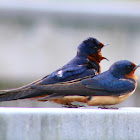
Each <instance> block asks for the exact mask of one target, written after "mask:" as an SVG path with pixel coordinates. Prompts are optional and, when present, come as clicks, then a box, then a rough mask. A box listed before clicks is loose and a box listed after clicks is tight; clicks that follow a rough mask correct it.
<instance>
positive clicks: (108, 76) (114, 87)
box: [81, 60, 136, 96]
mask: <svg viewBox="0 0 140 140" xmlns="http://www.w3.org/2000/svg"><path fill="white" fill-rule="evenodd" d="M134 67H135V65H132V63H131V62H130V61H128V60H122V61H118V62H116V63H114V64H113V65H112V66H111V67H110V69H109V70H108V71H106V72H104V73H101V74H99V75H97V76H95V77H93V78H91V79H85V80H83V81H81V82H82V84H84V85H86V87H87V88H91V89H98V90H100V91H102V95H105V94H106V92H108V94H109V93H114V95H115V96H119V95H122V94H126V93H129V92H132V91H133V90H134V89H135V86H136V81H135V79H133V77H132V78H128V79H126V78H125V76H126V75H127V74H129V72H130V71H132V70H133V69H134ZM128 68H130V70H129V69H128ZM100 94H101V92H100Z"/></svg>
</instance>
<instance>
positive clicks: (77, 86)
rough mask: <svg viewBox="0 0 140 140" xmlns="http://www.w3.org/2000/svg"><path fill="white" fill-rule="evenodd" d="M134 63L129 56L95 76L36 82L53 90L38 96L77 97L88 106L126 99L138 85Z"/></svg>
mask: <svg viewBox="0 0 140 140" xmlns="http://www.w3.org/2000/svg"><path fill="white" fill-rule="evenodd" d="M138 67H140V65H135V64H134V63H133V62H130V61H128V60H121V61H117V62H115V63H114V64H113V65H112V66H111V67H110V68H109V70H108V71H105V72H103V73H101V74H99V75H96V76H94V77H93V78H87V79H83V80H79V81H78V80H73V81H69V82H63V83H58V84H52V85H42V86H33V87H32V88H35V89H38V90H43V91H44V93H45V92H46V93H47V94H50V95H49V96H44V97H42V98H40V99H39V100H42V101H43V100H44V101H47V100H50V101H53V102H56V103H59V104H65V105H68V104H71V103H73V102H75V101H79V102H82V103H86V104H87V105H89V106H97V105H98V106H102V105H115V104H119V103H121V102H123V101H124V100H126V99H127V98H128V97H129V96H130V95H132V94H133V92H134V91H135V89H136V87H137V81H136V79H137V77H136V76H135V75H134V72H135V70H136V69H137V68H138Z"/></svg>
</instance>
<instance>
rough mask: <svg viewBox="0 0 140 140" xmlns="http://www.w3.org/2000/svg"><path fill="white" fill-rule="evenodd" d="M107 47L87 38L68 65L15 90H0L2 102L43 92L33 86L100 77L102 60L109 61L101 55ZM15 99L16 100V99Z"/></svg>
mask: <svg viewBox="0 0 140 140" xmlns="http://www.w3.org/2000/svg"><path fill="white" fill-rule="evenodd" d="M106 45H108V44H105V45H104V44H103V43H101V42H100V41H98V40H97V39H96V38H93V37H89V38H87V39H86V40H84V41H83V42H82V43H81V44H80V45H79V46H78V49H77V54H76V56H75V57H74V58H73V59H72V60H71V61H69V62H68V63H67V64H66V65H64V66H63V67H61V68H59V69H57V70H56V71H54V72H52V73H51V74H49V75H47V76H45V77H43V78H41V79H39V80H37V81H34V82H32V83H29V84H27V85H25V86H22V87H19V88H14V89H7V90H0V96H1V97H3V100H2V98H1V99H0V101H7V100H12V96H15V95H18V94H17V93H24V95H23V96H25V91H26V95H27V96H28V95H29V96H30V94H31V93H32V94H38V92H40V93H42V91H39V90H36V89H33V88H31V86H33V85H48V84H56V83H61V82H67V81H71V80H75V79H80V78H89V77H93V76H95V75H98V74H99V73H101V66H100V62H101V60H103V59H107V58H105V57H103V56H102V54H101V49H102V48H103V47H104V46H106ZM107 60H108V59H107ZM28 93H29V94H28ZM4 98H5V99H4ZM17 98H18V97H17ZM13 99H16V97H14V98H13Z"/></svg>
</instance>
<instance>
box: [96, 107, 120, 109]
mask: <svg viewBox="0 0 140 140" xmlns="http://www.w3.org/2000/svg"><path fill="white" fill-rule="evenodd" d="M98 109H118V108H117V107H107V106H99V107H98Z"/></svg>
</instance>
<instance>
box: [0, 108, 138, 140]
mask: <svg viewBox="0 0 140 140" xmlns="http://www.w3.org/2000/svg"><path fill="white" fill-rule="evenodd" d="M129 139H130V140H139V139H140V108H122V109H115V110H113V109H98V108H92V109H86V108H80V109H71V108H0V140H129Z"/></svg>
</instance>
